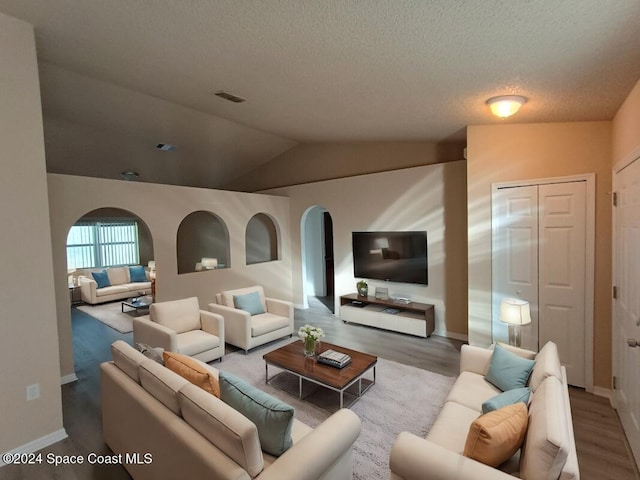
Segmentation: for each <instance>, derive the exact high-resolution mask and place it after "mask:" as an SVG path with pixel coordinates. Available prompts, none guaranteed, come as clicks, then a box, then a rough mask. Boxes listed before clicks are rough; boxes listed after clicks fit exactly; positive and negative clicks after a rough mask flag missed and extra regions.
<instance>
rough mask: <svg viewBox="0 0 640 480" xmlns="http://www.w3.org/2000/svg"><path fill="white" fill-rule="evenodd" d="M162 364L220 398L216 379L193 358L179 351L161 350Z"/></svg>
mask: <svg viewBox="0 0 640 480" xmlns="http://www.w3.org/2000/svg"><path fill="white" fill-rule="evenodd" d="M162 357H163V359H164V365H165V367H167V368H168V369H169V370H172V371H174V372H175V373H177V374H178V375H180V376H181V377H183V378H185V379H186V380H188V381H189V382H191V383H193V384H194V385H196V386H198V387H200V388H202V389H203V390H205V391H206V392H209V393H210V394H212V395H215V396H216V397H218V398H220V385H219V384H218V379H217V378H215V377H214V376H213V374H212V373H211V372H210V371H209V370H208V369H206V368H204V367H202V366H201V365H200V364H199V363H198V362H196V361H195V360H194V359H193V358H190V357H187V356H186V355H182V354H180V353H175V352H163V353H162Z"/></svg>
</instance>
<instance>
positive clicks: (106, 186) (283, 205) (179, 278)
mask: <svg viewBox="0 0 640 480" xmlns="http://www.w3.org/2000/svg"><path fill="white" fill-rule="evenodd" d="M48 183H49V202H50V209H51V232H52V245H53V257H54V267H55V272H56V304H57V315H58V329H59V333H60V362H61V369H62V372H63V374H71V373H73V351H72V344H71V328H70V326H71V319H70V310H69V293H68V291H67V283H66V268H67V267H66V248H65V246H66V240H67V234H68V231H69V228H70V227H71V226H72V225H73V224H74V223H75V222H76V220H77V219H78V218H80V217H82V216H83V215H84V214H86V213H87V212H90V211H92V210H95V209H97V208H104V207H111V208H122V209H124V210H128V211H130V212H132V213H134V214H135V215H137V216H138V217H139V218H140V219H142V220H143V221H144V222H145V223H146V225H147V227H149V231H150V232H151V237H152V238H153V250H154V253H155V261H156V267H157V284H156V297H157V301H166V300H174V299H179V298H185V297H191V296H197V297H198V299H199V301H200V306H201V307H203V308H206V305H207V304H208V303H212V302H215V294H216V293H217V292H220V291H222V290H229V289H232V288H239V287H246V286H250V285H256V284H260V285H263V286H264V288H265V292H266V293H267V295H269V296H273V297H276V298H281V299H284V300H290V299H291V297H292V294H291V255H290V251H291V248H290V238H291V234H290V232H289V200H288V199H286V198H282V197H277V196H273V195H259V194H251V193H240V192H227V191H221V190H209V189H203V188H191V187H181V186H172V185H160V184H152V183H138V182H125V181H119V180H105V179H99V178H89V177H76V176H70V175H59V174H49V175H48ZM200 210H203V211H209V212H212V213H214V214H215V215H217V216H218V217H219V218H220V219H221V220H222V221H223V222H224V223H225V224H226V226H227V229H228V230H229V239H230V254H231V268H226V269H219V270H210V271H206V272H194V273H188V274H184V275H178V273H177V254H176V251H177V249H176V238H177V231H178V226H179V225H180V222H181V221H182V220H183V219H184V218H185V217H186V216H187V215H189V214H190V213H192V212H194V211H200ZM257 213H265V214H267V215H269V216H270V217H271V218H272V219H273V220H274V221H275V222H276V223H277V225H278V231H279V232H280V238H279V240H280V242H281V243H280V252H281V257H280V259H279V260H278V261H274V262H266V263H259V264H255V265H246V262H245V228H246V226H247V222H248V221H249V219H251V217H252V216H253V215H255V214H257Z"/></svg>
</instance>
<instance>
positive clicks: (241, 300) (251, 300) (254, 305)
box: [233, 291, 265, 315]
mask: <svg viewBox="0 0 640 480" xmlns="http://www.w3.org/2000/svg"><path fill="white" fill-rule="evenodd" d="M233 306H234V307H236V308H237V309H239V310H244V311H245V312H248V313H249V315H260V314H261V313H264V312H265V308H264V305H263V304H262V301H261V299H260V294H259V293H258V291H254V292H250V293H245V294H244V295H234V296H233Z"/></svg>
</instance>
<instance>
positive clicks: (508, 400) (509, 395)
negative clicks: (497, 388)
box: [482, 387, 531, 415]
mask: <svg viewBox="0 0 640 480" xmlns="http://www.w3.org/2000/svg"><path fill="white" fill-rule="evenodd" d="M530 395H531V389H530V388H529V387H524V388H514V389H513V390H507V391H506V392H502V393H500V394H499V395H496V396H495V397H491V398H490V399H489V400H487V401H486V402H484V403H483V404H482V414H483V415H484V414H485V413H489V412H493V411H494V410H499V409H501V408H502V407H506V406H507V405H513V404H514V403H518V402H524V403H525V404H527V403H529V396H530Z"/></svg>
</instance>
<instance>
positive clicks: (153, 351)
mask: <svg viewBox="0 0 640 480" xmlns="http://www.w3.org/2000/svg"><path fill="white" fill-rule="evenodd" d="M136 350H138V351H139V352H140V353H141V354H143V355H144V356H145V357H147V358H150V359H151V360H153V361H154V362H158V363H159V364H160V365H164V359H163V358H162V352H163V351H164V348H162V347H152V346H150V345H147V344H146V343H136Z"/></svg>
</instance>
